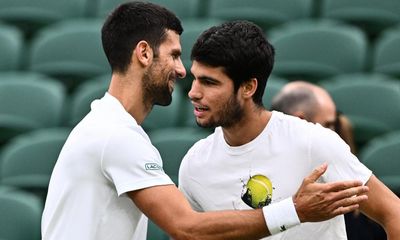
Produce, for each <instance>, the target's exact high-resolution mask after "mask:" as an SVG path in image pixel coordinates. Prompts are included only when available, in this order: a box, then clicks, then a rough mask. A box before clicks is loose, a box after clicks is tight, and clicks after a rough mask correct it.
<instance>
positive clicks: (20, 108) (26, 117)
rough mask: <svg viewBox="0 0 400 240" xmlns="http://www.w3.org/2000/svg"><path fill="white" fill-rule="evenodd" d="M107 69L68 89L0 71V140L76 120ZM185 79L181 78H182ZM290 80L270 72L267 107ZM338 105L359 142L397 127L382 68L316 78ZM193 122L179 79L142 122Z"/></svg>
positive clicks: (395, 104)
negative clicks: (165, 100)
mask: <svg viewBox="0 0 400 240" xmlns="http://www.w3.org/2000/svg"><path fill="white" fill-rule="evenodd" d="M109 81H110V75H109V74H106V75H101V76H99V77H96V78H94V79H91V80H87V81H86V82H84V83H82V84H80V85H79V86H78V87H77V88H76V89H75V90H74V91H73V92H72V93H70V94H68V93H67V91H66V89H65V87H64V85H63V84H62V83H60V82H59V81H57V80H54V79H52V78H50V77H47V76H45V75H41V74H38V73H35V72H13V73H3V74H1V73H0V129H1V134H0V142H6V141H7V140H8V139H10V138H11V137H13V136H16V135H18V134H20V133H22V132H26V131H29V130H33V129H38V128H46V127H58V126H67V127H72V126H74V125H75V124H77V123H78V122H79V121H80V120H81V119H82V118H83V117H84V116H85V115H86V114H87V113H88V112H89V110H90V103H91V102H92V101H93V100H95V99H98V98H101V97H102V96H103V95H104V94H105V92H106V91H107V89H108V84H109ZM183 81H185V80H183ZM288 81H289V80H288V79H285V78H281V77H278V76H271V77H270V78H269V80H268V83H267V88H266V93H265V94H264V98H263V101H264V104H265V106H266V107H267V108H268V107H269V106H270V103H271V99H272V97H273V96H274V95H275V94H276V93H277V92H278V91H279V90H280V88H281V87H282V86H283V85H284V84H285V83H287V82H288ZM319 84H321V85H322V86H323V87H325V88H326V89H327V90H328V91H329V92H330V94H331V95H332V97H333V99H334V101H335V102H336V104H337V107H338V109H339V110H341V111H342V112H343V113H344V114H346V115H348V116H349V118H350V120H351V121H352V122H353V125H354V127H355V131H356V141H357V143H358V144H360V145H362V144H364V143H365V142H367V141H369V140H370V139H371V138H373V137H375V136H377V135H380V134H383V133H386V132H388V131H391V130H393V129H400V82H399V81H398V80H397V79H395V78H393V77H390V76H387V75H383V74H375V73H373V74H368V73H358V74H342V75H336V76H335V77H332V78H327V79H325V80H324V81H320V82H319ZM178 126H186V127H193V126H196V124H195V121H194V117H193V107H192V106H191V103H190V101H189V99H188V97H187V91H186V90H184V89H183V88H182V87H181V86H180V85H179V82H178V84H177V85H176V88H175V91H174V92H173V101H172V103H171V105H169V106H168V107H160V106H155V107H154V109H153V111H152V112H151V113H150V115H149V116H148V117H147V119H146V121H145V122H144V123H143V127H144V129H145V130H147V131H151V130H153V129H157V128H158V129H159V128H166V127H178Z"/></svg>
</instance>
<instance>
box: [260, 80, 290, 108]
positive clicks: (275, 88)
mask: <svg viewBox="0 0 400 240" xmlns="http://www.w3.org/2000/svg"><path fill="white" fill-rule="evenodd" d="M288 82H289V81H288V80H286V79H284V78H280V77H277V76H274V75H271V76H270V77H269V78H268V81H267V87H266V88H265V92H264V95H263V104H264V106H265V107H266V108H267V109H269V108H270V107H271V103H272V99H273V98H274V97H275V95H276V94H277V93H278V92H279V91H280V90H281V89H282V87H283V86H284V85H285V84H286V83H288Z"/></svg>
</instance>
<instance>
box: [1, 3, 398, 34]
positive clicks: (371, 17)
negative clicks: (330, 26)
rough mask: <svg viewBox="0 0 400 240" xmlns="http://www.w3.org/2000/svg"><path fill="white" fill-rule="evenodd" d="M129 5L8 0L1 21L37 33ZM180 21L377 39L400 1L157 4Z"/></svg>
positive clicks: (391, 20) (393, 18)
mask: <svg viewBox="0 0 400 240" xmlns="http://www.w3.org/2000/svg"><path fill="white" fill-rule="evenodd" d="M125 1H126V0H58V1H57V2H54V1H51V0H36V1H29V0H19V1H14V0H2V1H1V3H0V20H2V21H5V22H9V23H12V24H15V25H18V26H19V27H21V28H22V29H24V31H25V32H27V33H31V32H32V31H33V30H35V29H37V28H38V27H42V26H45V25H46V24H49V23H52V22H55V21H59V20H62V19H67V18H82V17H104V16H106V15H107V14H108V13H109V12H110V11H111V10H112V9H113V8H114V7H115V6H117V5H118V4H120V3H122V2H125ZM151 2H154V3H157V4H161V5H163V6H166V7H167V8H169V9H171V10H172V11H174V12H175V13H176V14H177V15H178V16H179V17H180V18H183V19H184V18H220V19H224V20H231V19H237V18H243V19H249V20H253V21H255V22H258V23H259V24H260V25H262V26H265V27H271V26H276V25H278V24H281V23H283V22H287V21H291V20H299V19H304V18H312V17H320V18H330V19H338V20H342V21H347V22H350V23H352V24H356V25H358V26H363V27H364V28H365V30H367V31H368V32H369V33H371V34H376V33H377V32H379V31H380V30H381V29H383V28H386V27H388V26H391V25H393V24H396V23H400V17H399V16H400V3H399V2H398V1H397V0H352V1H347V0H252V1H249V2H245V1H241V0H185V2H184V3H182V1H180V0H151Z"/></svg>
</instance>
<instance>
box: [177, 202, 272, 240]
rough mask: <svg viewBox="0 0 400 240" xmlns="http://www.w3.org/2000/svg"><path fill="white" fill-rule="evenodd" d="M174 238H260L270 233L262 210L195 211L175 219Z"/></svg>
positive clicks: (216, 239)
mask: <svg viewBox="0 0 400 240" xmlns="http://www.w3.org/2000/svg"><path fill="white" fill-rule="evenodd" d="M176 226H179V227H176V228H174V229H175V231H174V232H172V233H171V235H172V237H173V238H174V239H176V240H181V239H204V240H207V239H210V240H211V239H212V240H218V239H260V238H262V237H266V236H269V235H270V233H269V231H268V228H267V226H266V224H265V221H264V216H263V213H262V210H261V209H259V210H256V211H254V210H249V211H224V213H223V214H221V212H205V213H196V212H194V213H193V215H192V216H190V215H188V216H187V217H183V218H180V219H177V220H176Z"/></svg>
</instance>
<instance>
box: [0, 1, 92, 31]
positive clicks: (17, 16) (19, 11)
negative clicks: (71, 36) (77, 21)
mask: <svg viewBox="0 0 400 240" xmlns="http://www.w3.org/2000/svg"><path fill="white" fill-rule="evenodd" d="M86 4H87V0H57V1H53V0H34V1H31V0H18V1H15V0H1V1H0V20H1V21H4V22H8V23H11V24H14V25H16V26H18V27H19V28H20V29H21V30H23V31H24V32H25V33H26V34H27V36H30V35H33V34H34V33H35V31H37V30H38V29H39V28H41V27H44V26H45V25H48V24H51V23H54V22H56V21H60V20H62V19H67V18H77V17H83V16H84V14H85V10H86Z"/></svg>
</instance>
